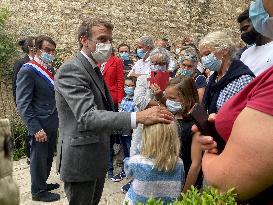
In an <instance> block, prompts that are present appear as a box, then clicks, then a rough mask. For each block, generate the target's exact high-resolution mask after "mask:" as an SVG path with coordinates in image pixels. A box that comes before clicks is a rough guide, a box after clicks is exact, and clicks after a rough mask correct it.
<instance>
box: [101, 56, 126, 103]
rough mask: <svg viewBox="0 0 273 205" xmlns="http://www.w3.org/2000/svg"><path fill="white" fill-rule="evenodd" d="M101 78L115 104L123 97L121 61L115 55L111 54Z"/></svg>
mask: <svg viewBox="0 0 273 205" xmlns="http://www.w3.org/2000/svg"><path fill="white" fill-rule="evenodd" d="M102 75H103V79H104V81H105V83H106V85H107V88H108V90H109V91H110V94H111V97H112V99H113V102H114V104H115V105H117V104H118V103H120V102H121V101H122V99H123V97H124V78H123V62H122V60H121V59H119V58H118V57H116V56H111V57H110V58H109V60H108V61H107V63H106V64H105V66H104V70H103V72H102Z"/></svg>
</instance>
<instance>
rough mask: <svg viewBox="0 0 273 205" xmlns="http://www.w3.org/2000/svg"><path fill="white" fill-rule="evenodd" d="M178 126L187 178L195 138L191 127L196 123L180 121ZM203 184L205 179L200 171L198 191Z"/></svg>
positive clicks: (181, 153)
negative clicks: (193, 138)
mask: <svg viewBox="0 0 273 205" xmlns="http://www.w3.org/2000/svg"><path fill="white" fill-rule="evenodd" d="M177 124H178V129H179V135H180V141H181V151H180V158H181V159H182V160H183V163H184V169H185V176H186V177H187V175H188V172H189V169H190V166H191V143H192V137H193V133H192V131H191V127H192V125H193V124H194V123H193V121H192V120H189V119H178V120H177ZM202 182H203V177H202V171H201V170H200V172H199V175H198V178H197V180H196V183H195V186H196V187H197V188H198V189H199V188H201V186H202Z"/></svg>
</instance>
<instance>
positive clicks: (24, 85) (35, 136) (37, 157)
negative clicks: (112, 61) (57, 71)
mask: <svg viewBox="0 0 273 205" xmlns="http://www.w3.org/2000/svg"><path fill="white" fill-rule="evenodd" d="M35 46H36V48H37V54H36V56H35V58H34V60H33V61H30V62H28V63H26V64H24V65H23V66H22V68H21V69H20V71H19V73H18V75H17V81H16V85H17V88H16V103H17V109H18V112H19V113H20V115H21V117H22V119H23V121H24V123H25V124H26V125H27V127H28V131H29V134H30V135H31V136H32V137H31V141H30V143H31V150H30V175H31V194H32V200H34V201H44V202H50V201H57V200H59V199H60V195H59V194H54V193H51V192H50V191H51V190H53V189H56V188H58V187H59V184H47V183H46V181H47V179H48V177H49V174H50V170H51V166H52V161H53V156H54V151H55V144H56V137H57V130H58V113H57V109H56V103H55V96H54V77H53V74H54V69H53V67H52V66H51V63H52V61H53V59H54V55H55V52H56V51H55V49H56V43H55V42H54V41H53V40H52V39H51V38H50V37H47V36H39V37H37V38H36V39H35Z"/></svg>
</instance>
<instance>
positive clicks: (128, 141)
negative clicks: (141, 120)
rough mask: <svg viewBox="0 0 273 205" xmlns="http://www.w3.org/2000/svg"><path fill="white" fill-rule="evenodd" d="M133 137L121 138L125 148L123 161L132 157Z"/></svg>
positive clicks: (123, 136) (124, 136) (125, 136)
mask: <svg viewBox="0 0 273 205" xmlns="http://www.w3.org/2000/svg"><path fill="white" fill-rule="evenodd" d="M131 140H132V136H130V135H122V136H120V142H121V144H122V148H123V159H125V158H126V157H130V147H131Z"/></svg>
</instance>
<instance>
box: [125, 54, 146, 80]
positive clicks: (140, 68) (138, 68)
mask: <svg viewBox="0 0 273 205" xmlns="http://www.w3.org/2000/svg"><path fill="white" fill-rule="evenodd" d="M150 65H151V62H150V57H148V58H147V59H146V60H143V59H139V60H138V61H137V62H136V63H135V64H134V65H133V67H132V70H130V72H129V74H128V76H130V75H131V73H132V72H133V71H135V73H136V74H138V75H143V74H149V73H150Z"/></svg>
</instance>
